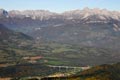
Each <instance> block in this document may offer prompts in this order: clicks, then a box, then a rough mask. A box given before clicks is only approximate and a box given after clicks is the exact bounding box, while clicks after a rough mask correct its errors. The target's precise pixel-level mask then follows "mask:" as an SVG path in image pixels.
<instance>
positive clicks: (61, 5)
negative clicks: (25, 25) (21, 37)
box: [0, 0, 120, 12]
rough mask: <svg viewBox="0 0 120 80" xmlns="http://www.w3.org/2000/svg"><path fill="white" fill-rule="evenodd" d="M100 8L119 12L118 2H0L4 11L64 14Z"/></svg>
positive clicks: (93, 0) (108, 0) (66, 0)
mask: <svg viewBox="0 0 120 80" xmlns="http://www.w3.org/2000/svg"><path fill="white" fill-rule="evenodd" d="M85 7H89V8H101V9H108V10H112V11H114V10H115V11H120V0H1V1H0V8H3V9H5V10H28V9H30V10H38V9H39V10H41V9H43V10H50V11H53V12H64V11H69V10H75V9H83V8H85Z"/></svg>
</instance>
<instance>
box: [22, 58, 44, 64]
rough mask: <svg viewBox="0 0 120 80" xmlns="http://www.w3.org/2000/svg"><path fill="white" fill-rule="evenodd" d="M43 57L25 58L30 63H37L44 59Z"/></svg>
mask: <svg viewBox="0 0 120 80" xmlns="http://www.w3.org/2000/svg"><path fill="white" fill-rule="evenodd" d="M42 58H43V57H42V56H32V57H30V56H27V57H23V59H24V60H27V61H28V62H29V63H36V62H37V61H38V60H40V59H42Z"/></svg>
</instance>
